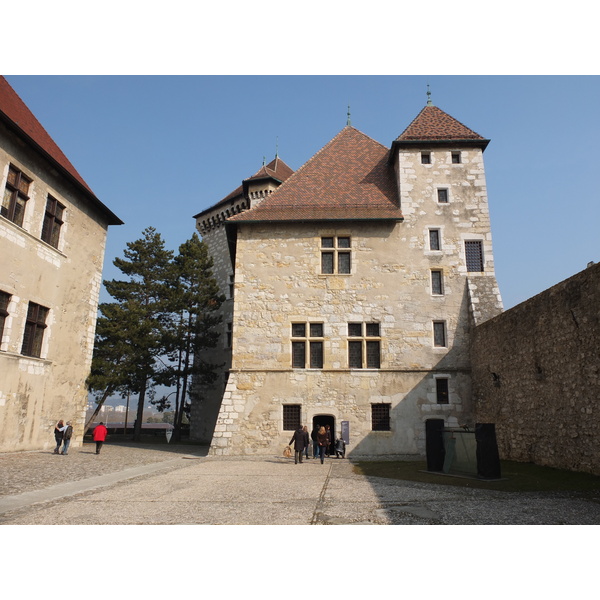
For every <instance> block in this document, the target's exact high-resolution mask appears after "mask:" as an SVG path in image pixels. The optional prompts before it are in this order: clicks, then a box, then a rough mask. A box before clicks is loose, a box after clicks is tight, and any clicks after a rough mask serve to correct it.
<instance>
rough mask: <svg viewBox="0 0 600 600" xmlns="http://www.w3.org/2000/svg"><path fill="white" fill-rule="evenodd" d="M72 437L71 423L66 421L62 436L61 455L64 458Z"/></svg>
mask: <svg viewBox="0 0 600 600" xmlns="http://www.w3.org/2000/svg"><path fill="white" fill-rule="evenodd" d="M72 436H73V426H72V425H71V421H67V425H66V427H65V431H64V435H63V449H62V452H61V454H62V455H63V456H66V455H67V454H68V453H69V445H70V444H71V437H72Z"/></svg>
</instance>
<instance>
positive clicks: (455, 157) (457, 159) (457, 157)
mask: <svg viewBox="0 0 600 600" xmlns="http://www.w3.org/2000/svg"><path fill="white" fill-rule="evenodd" d="M460 162H461V161H460V152H452V164H454V165H459V164H460Z"/></svg>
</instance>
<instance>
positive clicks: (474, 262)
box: [465, 240, 483, 273]
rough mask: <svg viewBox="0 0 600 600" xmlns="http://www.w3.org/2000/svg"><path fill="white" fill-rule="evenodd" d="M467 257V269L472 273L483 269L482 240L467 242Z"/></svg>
mask: <svg viewBox="0 0 600 600" xmlns="http://www.w3.org/2000/svg"><path fill="white" fill-rule="evenodd" d="M465 258H466V262H467V271H469V272H470V273H480V272H482V271H483V248H482V243H481V240H472V241H466V242H465Z"/></svg>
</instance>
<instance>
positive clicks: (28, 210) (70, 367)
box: [0, 77, 122, 452]
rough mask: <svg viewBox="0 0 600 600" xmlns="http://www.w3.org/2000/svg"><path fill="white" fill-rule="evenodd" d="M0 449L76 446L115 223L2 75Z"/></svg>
mask: <svg viewBox="0 0 600 600" xmlns="http://www.w3.org/2000/svg"><path fill="white" fill-rule="evenodd" d="M0 189H1V190H2V205H1V210H0V256H2V260H1V261H0V433H1V435H0V451H3V452H6V451H15V450H33V449H45V448H50V447H53V446H54V436H53V429H54V425H55V424H56V422H57V421H58V419H60V418H62V419H64V420H65V421H66V420H71V421H72V422H73V427H74V435H73V440H72V445H73V446H78V445H80V444H81V440H82V437H83V427H84V418H85V412H86V406H87V398H88V395H87V388H86V385H85V381H86V378H87V376H88V374H89V372H90V364H91V359H92V351H93V345H94V332H95V326H96V311H97V306H98V297H99V293H100V285H101V283H102V278H101V275H102V264H103V259H104V247H105V242H106V234H107V229H108V226H109V225H117V224H121V223H122V222H121V220H120V219H119V218H118V217H116V216H115V215H114V214H113V213H112V212H111V211H110V210H109V209H108V208H107V207H106V206H104V204H102V203H101V202H100V200H98V198H97V197H96V196H95V195H94V193H93V192H92V190H91V189H90V188H89V186H88V185H87V184H86V183H85V181H84V180H83V179H82V177H81V176H80V175H79V173H78V172H77V171H76V170H75V168H74V167H73V165H72V164H71V163H70V162H69V160H68V159H67V157H66V156H65V155H64V154H63V153H62V151H61V150H60V148H58V146H57V145H56V143H55V142H54V141H53V140H52V138H51V137H50V136H49V135H48V133H47V132H46V131H45V130H44V128H43V127H42V126H41V124H40V123H39V122H38V121H37V120H36V118H35V117H34V116H33V114H32V113H31V112H30V111H29V109H28V108H27V106H26V105H25V104H24V103H23V101H22V100H21V99H20V98H19V96H18V95H17V94H16V93H15V92H14V90H13V89H12V88H11V87H10V85H9V84H8V82H7V81H6V80H5V79H4V78H3V77H0Z"/></svg>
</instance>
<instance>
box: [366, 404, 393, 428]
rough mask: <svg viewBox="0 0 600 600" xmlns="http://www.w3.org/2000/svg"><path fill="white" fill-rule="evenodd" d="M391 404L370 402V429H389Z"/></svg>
mask: <svg viewBox="0 0 600 600" xmlns="http://www.w3.org/2000/svg"><path fill="white" fill-rule="evenodd" d="M390 408H391V404H388V403H385V402H382V403H381V404H371V429H372V430H373V431H390V430H391V427H390Z"/></svg>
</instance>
